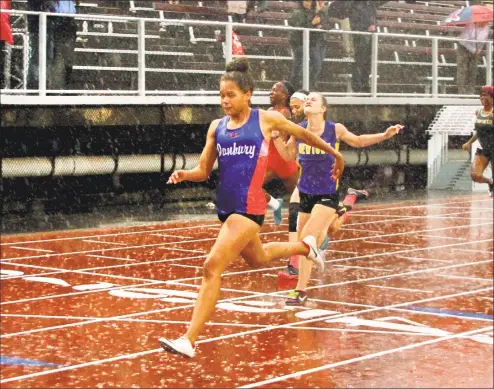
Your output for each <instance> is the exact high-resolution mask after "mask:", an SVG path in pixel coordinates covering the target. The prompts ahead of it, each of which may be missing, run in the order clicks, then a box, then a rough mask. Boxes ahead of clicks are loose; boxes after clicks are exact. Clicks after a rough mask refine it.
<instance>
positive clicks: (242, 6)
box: [227, 0, 247, 23]
mask: <svg viewBox="0 0 494 389" xmlns="http://www.w3.org/2000/svg"><path fill="white" fill-rule="evenodd" d="M227 6H228V14H229V15H231V17H232V21H233V22H234V23H244V22H245V17H246V16H247V0H235V1H231V0H228V2H227Z"/></svg>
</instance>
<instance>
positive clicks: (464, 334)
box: [240, 327, 493, 388]
mask: <svg viewBox="0 0 494 389" xmlns="http://www.w3.org/2000/svg"><path fill="white" fill-rule="evenodd" d="M492 329H493V327H484V328H480V329H477V330H471V331H465V332H460V333H458V334H451V335H446V336H442V337H440V338H435V339H430V340H426V341H423V342H419V343H412V344H409V345H406V346H401V347H396V348H392V349H389V350H384V351H379V352H377V353H372V354H367V355H363V356H360V357H356V358H351V359H346V360H343V361H340V362H334V363H329V364H326V365H322V366H319V367H315V368H312V369H307V370H301V371H297V372H295V373H291V374H286V375H283V376H279V377H275V378H271V379H267V380H264V381H258V382H255V383H252V384H249V385H244V386H240V388H257V387H259V386H264V385H268V384H272V383H275V382H280V381H285V380H287V379H290V378H299V377H301V376H303V375H307V374H312V373H317V372H319V371H323V370H329V369H333V368H335V367H339V366H345V365H350V364H352V363H355V362H360V361H365V360H368V359H373V358H377V357H382V356H384V355H388V354H394V353H397V352H403V351H406V350H411V349H414V348H418V347H422V346H427V345H430V344H434V343H439V342H444V341H447V340H451V339H456V338H463V337H467V336H471V335H475V334H480V333H482V332H485V331H491V330H492Z"/></svg>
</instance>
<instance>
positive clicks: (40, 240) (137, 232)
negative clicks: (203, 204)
mask: <svg viewBox="0 0 494 389" xmlns="http://www.w3.org/2000/svg"><path fill="white" fill-rule="evenodd" d="M203 222H205V223H211V220H204V221H203ZM170 223H176V222H170ZM163 224H166V223H163ZM218 225H219V224H218V223H215V224H199V225H194V226H188V227H172V228H170V227H168V228H162V229H159V230H156V229H155V230H153V229H150V230H139V231H130V232H116V233H110V234H96V235H84V236H67V237H64V238H52V239H38V240H26V241H20V242H7V243H0V246H11V245H13V244H27V243H36V242H58V241H63V240H77V239H86V238H102V237H106V236H126V235H137V234H149V233H153V232H161V231H180V230H192V229H197V228H207V227H212V226H218ZM121 228H125V227H121Z"/></svg>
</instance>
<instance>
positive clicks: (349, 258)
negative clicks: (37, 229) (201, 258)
mask: <svg viewBox="0 0 494 389" xmlns="http://www.w3.org/2000/svg"><path fill="white" fill-rule="evenodd" d="M355 239H359V238H355ZM488 241H490V239H485V240H479V241H474V242H468V243H467V242H463V243H451V244H445V245H441V246H432V247H431V246H429V247H424V248H415V249H406V250H398V251H388V252H383V253H373V254H364V255H357V256H354V257H347V258H339V259H332V260H329V261H325V262H326V263H334V262H347V261H350V260H352V261H353V260H356V259H364V258H376V257H382V256H394V255H396V254H403V253H408V252H415V251H424V250H434V249H442V248H447V247H456V246H461V245H465V244H476V243H483V242H488ZM484 262H489V261H484ZM469 263H483V262H481V261H480V262H468V264H469ZM463 265H464V264H460V265H454V266H463ZM284 268H285V266H278V267H271V268H262V269H254V270H246V271H245V273H256V272H265V271H269V270H278V269H284ZM446 268H449V267H446ZM432 269H440V268H432ZM416 271H419V272H420V271H427V270H416ZM429 271H430V269H429ZM237 274H242V272H231V273H223V274H222V275H221V276H222V277H224V276H227V275H237ZM402 274H408V273H402ZM199 279H202V277H189V278H181V279H176V280H173V281H167V282H168V283H174V282H179V281H189V280H199Z"/></svg>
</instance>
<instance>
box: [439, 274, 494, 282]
mask: <svg viewBox="0 0 494 389" xmlns="http://www.w3.org/2000/svg"><path fill="white" fill-rule="evenodd" d="M435 276H436V277H444V278H456V279H459V280H472V281H488V282H494V280H493V279H492V278H479V277H466V276H455V275H450V274H435Z"/></svg>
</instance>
